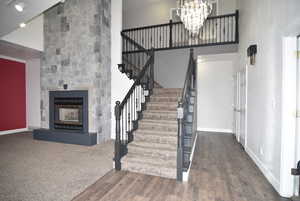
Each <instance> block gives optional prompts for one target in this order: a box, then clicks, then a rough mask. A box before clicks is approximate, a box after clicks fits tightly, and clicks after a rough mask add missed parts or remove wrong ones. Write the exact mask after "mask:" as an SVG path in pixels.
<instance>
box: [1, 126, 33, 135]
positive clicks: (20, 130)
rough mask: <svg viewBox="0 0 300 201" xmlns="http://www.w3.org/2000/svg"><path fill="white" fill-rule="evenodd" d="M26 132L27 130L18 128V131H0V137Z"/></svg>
mask: <svg viewBox="0 0 300 201" xmlns="http://www.w3.org/2000/svg"><path fill="white" fill-rule="evenodd" d="M26 131H28V128H20V129H15V130H7V131H0V135H8V134H14V133H21V132H26Z"/></svg>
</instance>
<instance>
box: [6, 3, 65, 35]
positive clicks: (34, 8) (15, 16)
mask: <svg viewBox="0 0 300 201" xmlns="http://www.w3.org/2000/svg"><path fill="white" fill-rule="evenodd" d="M18 2H23V3H24V4H25V8H24V11H23V12H18V11H17V10H16V9H15V8H14V5H15V3H18ZM58 2H60V0H0V37H2V36H5V35H6V34H8V33H10V32H12V31H14V30H15V29H17V28H19V24H20V23H22V22H25V23H26V22H28V21H29V20H31V19H32V18H34V17H36V16H38V15H40V14H41V13H43V12H44V11H45V10H47V9H48V8H50V7H52V6H54V5H55V4H57V3H58Z"/></svg>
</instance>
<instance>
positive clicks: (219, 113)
mask: <svg viewBox="0 0 300 201" xmlns="http://www.w3.org/2000/svg"><path fill="white" fill-rule="evenodd" d="M235 65H236V54H220V55H206V56H199V57H198V67H197V68H198V69H197V76H198V78H197V81H198V84H197V86H198V97H197V98H198V103H197V108H198V111H197V112H198V118H197V127H198V130H199V131H212V132H227V133H232V132H233V107H232V105H233V103H234V100H233V97H234V91H233V90H234V81H233V73H234V68H235Z"/></svg>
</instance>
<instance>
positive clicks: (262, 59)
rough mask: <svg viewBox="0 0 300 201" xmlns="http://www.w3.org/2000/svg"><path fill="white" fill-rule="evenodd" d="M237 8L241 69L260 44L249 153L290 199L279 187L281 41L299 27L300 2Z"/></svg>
mask: <svg viewBox="0 0 300 201" xmlns="http://www.w3.org/2000/svg"><path fill="white" fill-rule="evenodd" d="M238 7H239V10H240V46H239V57H240V61H239V68H244V67H245V66H246V59H247V57H246V49H247V47H248V46H249V45H251V44H257V45H258V54H257V62H256V65H255V66H254V67H250V68H249V71H248V100H247V102H248V122H247V127H248V128H247V138H246V141H247V145H246V151H247V152H248V153H249V155H250V156H251V157H252V159H253V160H254V161H255V162H256V164H257V165H258V166H259V168H260V169H261V170H262V172H263V173H264V175H265V176H266V177H267V179H268V180H269V181H270V182H271V184H272V185H273V186H274V187H275V189H276V190H277V191H278V192H279V193H280V194H281V195H282V196H291V194H289V193H286V192H284V191H282V190H281V187H282V186H281V185H280V180H281V179H282V177H281V175H280V169H281V151H282V150H281V149H282V146H281V142H282V134H281V122H282V121H281V100H282V93H281V89H282V63H283V59H282V58H283V56H282V55H283V51H282V49H283V47H282V39H283V37H284V36H287V35H290V34H291V32H290V31H291V30H292V29H294V28H293V27H295V26H297V25H298V26H299V22H300V14H299V10H300V3H299V0H286V1H281V0H264V1H261V0H251V1H249V0H238ZM297 31H298V32H299V31H300V29H298V30H297ZM299 33H300V32H299ZM291 168H292V167H291ZM286 174H289V172H287V173H286Z"/></svg>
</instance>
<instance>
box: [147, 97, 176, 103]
mask: <svg viewBox="0 0 300 201" xmlns="http://www.w3.org/2000/svg"><path fill="white" fill-rule="evenodd" d="M178 100H179V98H178V97H175V96H174V97H168V96H151V97H150V103H160V102H168V103H170V102H171V103H178Z"/></svg>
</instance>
